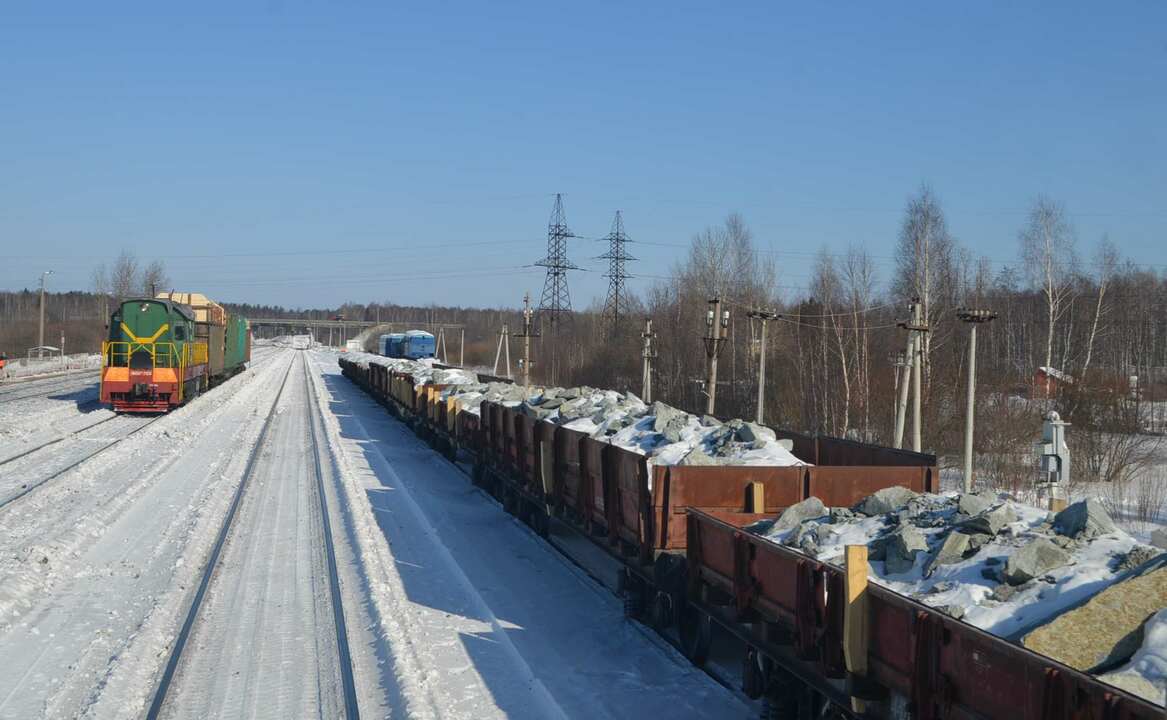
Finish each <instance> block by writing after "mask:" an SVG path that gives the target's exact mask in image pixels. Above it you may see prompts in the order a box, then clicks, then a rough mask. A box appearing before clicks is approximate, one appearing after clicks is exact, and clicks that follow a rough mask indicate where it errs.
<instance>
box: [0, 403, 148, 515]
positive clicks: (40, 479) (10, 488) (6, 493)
mask: <svg viewBox="0 0 1167 720" xmlns="http://www.w3.org/2000/svg"><path fill="white" fill-rule="evenodd" d="M162 417H164V416H162V415H159V416H155V417H149V418H142V417H135V416H127V415H115V416H113V417H110V418H106V419H105V420H100V421H98V422H95V423H93V424H92V425H87V426H85V427H84V428H81V429H80V430H77V431H75V432H72V433H69V434H68V435H66V436H64V437H61V438H57V439H56V440H53V441H52V442H48V443H44V444H43V445H40V446H38V447H35V448H33V449H32V450H29V451H27V452H23V453H21V454H20V455H16V456H14V457H11V458H8V459H7V460H4V461H3V462H0V465H6V464H8V463H10V462H13V461H16V460H21V459H25V462H30V460H29V458H30V456H32V455H33V454H34V453H39V452H40V451H43V450H45V449H46V448H48V447H49V446H55V445H56V444H57V443H59V442H62V441H64V440H69V439H85V440H89V438H83V437H82V435H83V433H85V432H86V431H88V430H91V429H93V428H95V427H97V426H98V425H104V424H105V423H107V422H111V421H115V420H116V421H117V423H115V424H116V425H120V426H124V427H122V428H121V430H123V432H120V433H119V434H117V435H115V436H114V437H113V439H112V440H108V442H107V438H100V439H97V442H100V443H102V444H101V445H99V446H98V447H96V448H95V449H93V450H86V453H85V454H84V455H82V456H81V457H80V458H76V459H73V458H70V462H69V463H68V464H67V465H65V466H64V467H59V468H54V467H52V465H51V464H49V467H50V468H51V469H50V472H48V473H47V474H43V475H35V476H33V477H32V478H23V477H21V476H19V475H16V476H14V477H13V480H14V483H15V484H12V485H10V484H9V482H8V480H7V479H6V480H5V481H4V482H3V483H2V484H0V510H3V509H4V508H6V507H8V506H9V505H11V504H12V503H14V502H16V501H17V500H20V499H21V498H23V497H25V496H26V495H28V494H29V493H31V492H33V491H34V490H36V489H37V488H40V487H42V486H44V485H45V484H47V483H49V482H52V481H53V480H56V479H57V478H59V477H61V476H63V475H64V474H65V473H67V472H69V471H70V470H73V469H74V468H77V467H79V466H80V465H82V464H84V463H86V462H88V461H89V460H91V459H93V458H95V457H97V456H98V455H101V454H102V453H104V452H105V451H106V450H109V449H110V448H112V447H114V446H115V445H117V444H119V443H121V442H123V441H124V440H125V439H126V438H129V437H131V436H133V435H135V434H136V433H138V432H141V431H142V430H144V429H145V428H146V427H148V426H149V425H151V424H153V423H155V422H157V421H158V420H160V419H162ZM32 460H36V458H32ZM46 463H51V461H50V460H47V459H46Z"/></svg>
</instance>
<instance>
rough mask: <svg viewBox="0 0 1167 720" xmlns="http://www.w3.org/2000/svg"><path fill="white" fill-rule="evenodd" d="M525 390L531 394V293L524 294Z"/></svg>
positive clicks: (528, 394)
mask: <svg viewBox="0 0 1167 720" xmlns="http://www.w3.org/2000/svg"><path fill="white" fill-rule="evenodd" d="M523 392H524V393H525V394H526V395H527V396H528V397H529V396H530V395H531V294H530V293H525V294H524V295H523Z"/></svg>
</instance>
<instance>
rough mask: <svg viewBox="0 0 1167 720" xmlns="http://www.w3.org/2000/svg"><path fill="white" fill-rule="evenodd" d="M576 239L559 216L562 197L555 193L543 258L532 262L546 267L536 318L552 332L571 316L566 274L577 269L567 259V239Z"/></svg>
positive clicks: (561, 216) (561, 214) (560, 214)
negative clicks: (544, 323)
mask: <svg viewBox="0 0 1167 720" xmlns="http://www.w3.org/2000/svg"><path fill="white" fill-rule="evenodd" d="M573 237H579V236H578V235H575V234H573V233H572V232H571V231H570V230H568V229H567V218H566V216H565V215H564V213H563V195H561V194H559V193H556V194H555V207H554V208H553V209H552V210H551V220H550V222H548V223H547V257H545V258H543V259H542V260H540V261H539V262H537V263H535V264H536V265H538V266H540V267H545V268H547V279H546V280H545V281H544V282H543V297H542V299H541V300H540V301H539V315H540V317H545V318H546V319H547V322H548V324H549V325H550V329H551V330H552V331H554V330H555V329H556V328H557V327H558V326H559V324H560V322H561V321H562V320H563V319H564V318H565V317H570V316H571V315H570V314H571V293H570V292H569V291H568V289H567V271H568V270H579V269H580V268H579V267H577V266H575V265H572V264H571V262H570V261H569V260H568V259H567V239H568V238H573ZM565 313H566V315H565Z"/></svg>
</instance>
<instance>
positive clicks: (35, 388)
mask: <svg viewBox="0 0 1167 720" xmlns="http://www.w3.org/2000/svg"><path fill="white" fill-rule="evenodd" d="M96 380H97V373H95V372H86V373H84V376H83V377H80V378H79V377H77V374H70V375H65V376H62V377H55V378H50V379H46V380H38V381H30V382H28V383H20V384H17V385H14V386H13V387H9V388H3V389H0V402H5V403H8V402H18V401H20V400H31V399H33V398H41V397H47V396H49V395H55V394H58V393H71V392H77V391H80V390H84V389H85V388H88V387H95V381H96Z"/></svg>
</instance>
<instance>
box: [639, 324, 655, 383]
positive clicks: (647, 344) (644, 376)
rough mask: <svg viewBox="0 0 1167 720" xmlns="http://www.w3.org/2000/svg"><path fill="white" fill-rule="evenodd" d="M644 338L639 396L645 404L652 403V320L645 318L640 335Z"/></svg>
mask: <svg viewBox="0 0 1167 720" xmlns="http://www.w3.org/2000/svg"><path fill="white" fill-rule="evenodd" d="M641 337H642V338H644V349H643V350H642V351H641V352H640V356H641V358H642V359H643V370H642V371H641V374H640V395H641V399H642V400H644V402H646V403H650V402H652V320H651V319H649V318H645V320H644V332H643V333H642V334H641Z"/></svg>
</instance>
